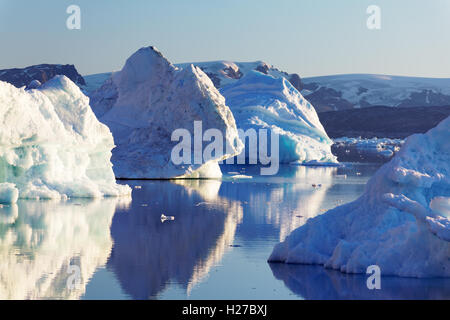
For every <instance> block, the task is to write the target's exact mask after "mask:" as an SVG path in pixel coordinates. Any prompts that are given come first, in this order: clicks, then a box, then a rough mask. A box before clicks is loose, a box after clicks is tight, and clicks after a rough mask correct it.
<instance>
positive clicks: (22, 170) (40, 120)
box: [0, 76, 131, 200]
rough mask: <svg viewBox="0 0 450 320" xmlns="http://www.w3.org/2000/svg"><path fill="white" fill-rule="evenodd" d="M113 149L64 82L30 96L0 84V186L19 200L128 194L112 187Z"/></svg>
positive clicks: (109, 136)
mask: <svg viewBox="0 0 450 320" xmlns="http://www.w3.org/2000/svg"><path fill="white" fill-rule="evenodd" d="M113 147H114V141H113V137H112V134H111V132H110V131H109V129H108V128H107V127H106V126H105V125H103V124H102V123H100V122H99V121H98V120H97V118H96V117H95V115H94V113H93V112H92V110H91V108H90V106H89V99H88V98H87V97H86V96H85V95H84V94H83V93H82V92H81V91H80V89H79V88H78V86H77V85H76V84H74V83H73V82H72V81H71V80H70V79H69V78H67V77H65V76H56V77H54V78H53V79H51V80H49V81H47V82H46V83H45V84H43V85H42V86H40V87H39V88H38V89H33V90H24V89H23V88H21V89H17V88H15V87H14V86H12V85H10V84H8V83H6V82H1V81H0V183H2V182H8V183H13V184H15V186H16V187H15V188H16V189H17V190H18V192H19V197H20V198H29V199H67V198H68V197H102V196H119V195H125V194H130V193H131V189H130V188H129V187H128V186H124V185H118V184H116V181H115V177H114V174H113V171H112V164H111V161H110V158H111V149H112V148H113ZM7 189H8V190H9V191H8V192H10V191H11V188H7ZM11 192H12V193H8V194H9V196H8V198H9V200H14V199H15V198H16V191H11ZM16 200H17V199H16Z"/></svg>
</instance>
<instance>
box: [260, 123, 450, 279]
mask: <svg viewBox="0 0 450 320" xmlns="http://www.w3.org/2000/svg"><path fill="white" fill-rule="evenodd" d="M449 138H450V117H449V118H447V119H446V120H444V121H442V122H441V123H440V124H439V125H438V126H437V127H435V128H433V129H431V130H430V131H428V132H427V133H425V134H416V135H413V136H410V137H409V138H408V139H407V141H406V142H405V144H404V146H403V147H402V149H401V150H400V151H399V152H398V153H397V155H396V156H395V157H394V158H393V159H392V160H391V161H390V162H389V163H387V164H385V165H384V166H383V167H381V168H380V169H379V171H378V172H377V173H376V174H375V175H374V176H373V177H372V178H371V180H370V181H369V182H368V184H367V185H366V190H365V193H364V194H363V195H362V196H361V197H360V198H359V199H358V200H356V201H354V202H352V203H349V204H346V205H343V206H340V207H337V208H335V209H332V210H330V211H328V212H327V213H325V214H323V215H320V216H318V217H315V218H313V219H310V220H309V221H308V222H307V223H306V224H305V225H303V226H302V227H300V228H298V229H296V230H294V231H293V232H292V233H291V234H290V235H289V236H288V237H287V238H286V239H285V241H284V242H282V243H280V244H278V245H277V246H276V247H275V248H274V250H273V252H272V254H271V256H270V258H269V261H279V262H286V263H305V264H322V265H324V266H325V267H329V268H333V269H338V270H340V271H342V272H346V273H365V272H366V268H367V267H368V266H370V265H378V266H379V267H380V268H381V273H382V275H398V276H410V277H450V259H449V258H450V242H449V241H450V220H449V216H448V206H447V205H448V203H449V202H448V199H449V196H450V139H449Z"/></svg>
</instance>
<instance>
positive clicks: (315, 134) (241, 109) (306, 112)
mask: <svg viewBox="0 0 450 320" xmlns="http://www.w3.org/2000/svg"><path fill="white" fill-rule="evenodd" d="M221 93H222V94H223V95H224V96H225V98H226V102H227V105H228V106H229V107H230V109H231V111H232V112H233V115H234V117H235V119H236V123H237V125H238V128H239V129H243V130H244V131H246V130H248V129H250V128H253V129H255V130H258V129H268V130H269V132H273V133H276V134H278V135H279V158H278V160H279V162H281V163H290V162H298V163H308V162H314V163H317V164H326V163H336V162H337V161H336V157H335V156H333V154H332V153H331V145H332V144H333V142H332V140H331V139H330V138H329V137H328V136H327V134H326V132H325V130H324V128H323V126H322V124H321V123H320V121H319V117H318V116H317V113H316V111H315V109H314V107H313V106H312V105H311V104H310V103H309V102H308V101H307V100H306V99H305V98H303V96H302V95H301V94H300V92H299V91H298V90H297V89H296V88H294V86H293V85H292V84H291V83H290V82H289V81H288V80H287V79H286V78H285V77H282V76H279V77H276V76H272V75H270V74H264V73H262V72H259V71H254V70H252V71H249V72H248V73H247V74H246V75H245V76H243V77H242V78H240V79H239V80H238V81H235V82H233V83H231V84H228V85H226V86H224V87H223V88H222V89H221ZM272 157H273V155H272Z"/></svg>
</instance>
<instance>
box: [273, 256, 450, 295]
mask: <svg viewBox="0 0 450 320" xmlns="http://www.w3.org/2000/svg"><path fill="white" fill-rule="evenodd" d="M269 265H270V268H271V269H272V272H273V275H274V276H275V278H277V279H278V280H282V281H283V282H284V284H285V285H286V287H287V288H289V289H290V290H291V291H292V292H293V293H295V294H297V295H299V296H301V297H303V298H304V299H308V300H340V299H359V300H380V299H385V300H399V299H402V300H403V299H406V300H416V299H420V300H422V299H430V300H435V299H437V300H447V299H449V298H450V279H446V278H434V279H417V278H400V277H382V278H381V289H380V290H369V289H368V288H367V286H366V280H367V277H368V276H366V275H361V274H344V273H341V272H339V271H337V270H330V269H325V268H324V267H323V266H316V265H290V264H285V263H270V264H269Z"/></svg>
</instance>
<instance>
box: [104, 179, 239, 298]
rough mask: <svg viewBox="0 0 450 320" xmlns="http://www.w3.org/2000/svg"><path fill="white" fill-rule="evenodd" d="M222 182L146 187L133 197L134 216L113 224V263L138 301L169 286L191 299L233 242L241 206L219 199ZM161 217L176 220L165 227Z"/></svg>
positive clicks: (125, 214) (130, 213)
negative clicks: (184, 291)
mask: <svg viewBox="0 0 450 320" xmlns="http://www.w3.org/2000/svg"><path fill="white" fill-rule="evenodd" d="M220 184H221V182H220V181H216V180H179V181H176V182H168V181H166V182H165V181H157V182H146V183H144V184H143V185H142V189H140V191H139V192H136V191H135V192H134V194H133V203H132V210H131V211H120V210H119V211H118V212H117V213H116V215H115V216H114V219H113V222H112V225H111V235H112V238H113V241H114V246H113V249H112V252H111V257H110V259H109V260H108V268H109V269H111V270H112V271H113V272H114V273H115V274H116V277H117V279H118V280H119V282H120V284H121V286H122V288H123V290H124V291H125V292H126V293H127V294H129V295H130V296H131V297H132V298H133V299H149V298H156V297H157V296H158V294H159V293H161V292H162V291H163V290H164V289H165V288H166V286H167V285H168V284H169V283H173V282H174V283H177V284H178V285H180V286H181V287H182V288H184V289H185V290H186V292H187V294H189V292H190V290H192V288H193V287H194V286H195V285H196V284H197V283H199V282H200V281H202V279H204V278H205V277H206V276H207V275H208V272H209V270H210V268H211V267H212V266H214V265H216V264H217V263H218V262H219V261H220V260H221V259H222V257H223V255H224V254H225V252H226V251H227V250H228V248H229V247H230V245H231V244H232V243H233V240H234V235H235V231H236V226H237V225H238V223H239V222H240V221H241V219H242V207H241V206H240V205H239V203H237V202H235V201H230V200H227V199H224V198H221V197H219V196H218V194H217V193H218V191H219V188H220ZM161 214H165V215H170V216H174V217H175V219H174V220H173V221H167V222H164V223H161V220H160V217H161Z"/></svg>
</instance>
